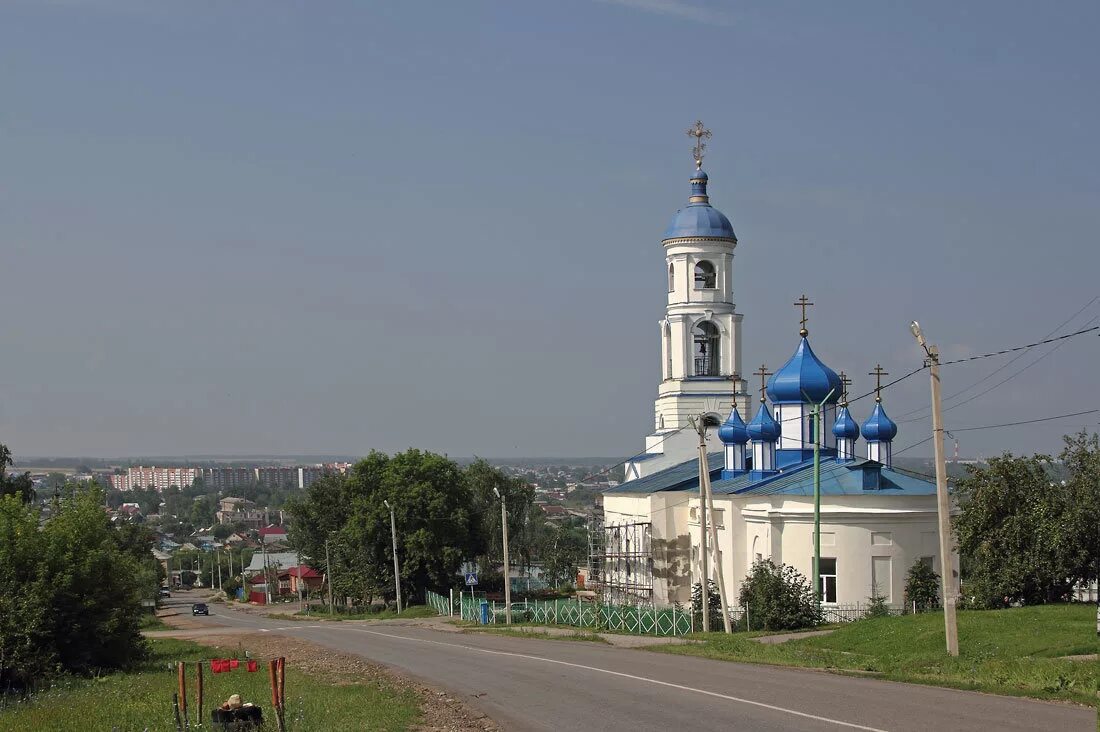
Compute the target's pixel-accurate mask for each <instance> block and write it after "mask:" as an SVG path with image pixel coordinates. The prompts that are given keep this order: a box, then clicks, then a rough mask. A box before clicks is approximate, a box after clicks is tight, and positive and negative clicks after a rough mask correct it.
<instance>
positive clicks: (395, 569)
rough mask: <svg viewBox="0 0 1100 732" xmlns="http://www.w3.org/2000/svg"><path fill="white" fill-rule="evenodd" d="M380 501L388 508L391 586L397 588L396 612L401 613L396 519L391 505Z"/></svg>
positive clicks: (385, 501)
mask: <svg viewBox="0 0 1100 732" xmlns="http://www.w3.org/2000/svg"><path fill="white" fill-rule="evenodd" d="M382 503H384V504H385V505H386V508H388V509H389V510H390V535H391V537H392V539H393V586H394V588H395V589H396V590H397V612H398V614H400V613H401V565H400V564H398V562H397V520H396V519H395V518H394V516H393V506H391V505H390V502H389V501H387V500H383V501H382Z"/></svg>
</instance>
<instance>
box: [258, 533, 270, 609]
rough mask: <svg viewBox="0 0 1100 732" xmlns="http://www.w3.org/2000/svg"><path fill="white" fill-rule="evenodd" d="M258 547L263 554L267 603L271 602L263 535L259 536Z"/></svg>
mask: <svg viewBox="0 0 1100 732" xmlns="http://www.w3.org/2000/svg"><path fill="white" fill-rule="evenodd" d="M260 549H261V551H262V552H263V554H264V596H265V598H266V599H267V604H268V605H270V604H271V571H270V570H269V569H268V566H267V542H266V541H264V537H263V536H261V537H260Z"/></svg>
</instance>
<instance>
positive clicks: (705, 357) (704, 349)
mask: <svg viewBox="0 0 1100 732" xmlns="http://www.w3.org/2000/svg"><path fill="white" fill-rule="evenodd" d="M692 335H693V339H694V342H695V371H694V374H695V376H718V375H719V371H718V366H719V364H718V343H719V339H720V335H719V333H718V326H716V325H715V324H714V323H711V322H710V321H708V320H704V321H703V322H701V323H699V324H698V325H697V326H695V330H694V331H693V333H692Z"/></svg>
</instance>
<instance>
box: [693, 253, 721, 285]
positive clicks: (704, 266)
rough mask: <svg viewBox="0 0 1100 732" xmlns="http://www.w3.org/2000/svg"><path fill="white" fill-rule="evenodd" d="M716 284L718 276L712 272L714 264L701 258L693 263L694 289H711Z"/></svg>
mask: <svg viewBox="0 0 1100 732" xmlns="http://www.w3.org/2000/svg"><path fill="white" fill-rule="evenodd" d="M717 286H718V277H717V275H715V273H714V265H713V264H711V263H710V262H708V261H707V260H705V259H704V260H703V261H701V262H697V263H696V264H695V289H696V290H713V289H714V288H716V287H717Z"/></svg>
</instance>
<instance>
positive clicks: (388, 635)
mask: <svg viewBox="0 0 1100 732" xmlns="http://www.w3.org/2000/svg"><path fill="white" fill-rule="evenodd" d="M349 630H355V631H358V632H359V633H370V634H371V635H380V636H382V637H383V638H394V639H396V640H403V641H410V642H412V643H430V644H432V645H436V646H448V647H451V648H461V649H462V650H464V651H473V652H474V653H487V654H489V655H493V656H512V657H513V658H525V659H527V660H529V661H542V662H543V663H554V664H558V665H559V666H572V667H573V668H580V669H584V670H586V671H596V672H597V673H601V674H608V675H610V676H619V677H622V678H624V679H633V680H634V681H644V682H645V683H647V684H656V685H657V686H667V687H669V688H672V689H679V690H680V691H691V692H695V693H696V694H705V695H707V696H713V697H717V698H718V699H727V700H729V701H733V702H738V703H740V704H749V705H751V706H754V707H761V708H763V709H771V710H772V711H774V712H783V713H784V714H792V715H794V716H796V717H804V718H806V719H815V720H817V721H819V722H825V723H827V724H835V725H839V726H841V727H848V728H850V729H860V730H864V731H865V732H888V730H883V729H879V728H878V727H865V726H863V725H862V724H854V723H852V722H842V721H841V720H839V719H830V718H829V717H820V716H818V715H816V714H807V713H806V712H799V711H797V710H794V709H787V708H785V707H777V706H775V705H773V704H765V703H764V702H758V701H752V700H751V699H742V698H741V697H737V696H730V695H729V694H719V693H718V692H716V691H707V690H706V689H696V688H695V687H693V686H683V685H681V684H673V683H671V682H668V681H661V680H660V679H651V678H648V677H646V676H635V675H634V674H627V673H622V672H621V671H611V670H610V669H606V668H598V667H596V666H585V665H584V664H580V663H570V662H569V661H558V660H557V659H554V658H543V657H542V656H529V655H527V654H525V653H511V652H509V651H491V650H489V649H487V648H475V647H473V646H464V645H462V644H460V643H444V642H443V641H434V640H428V639H426V638H409V637H408V636H404V635H393V634H391V633H379V632H378V631H376V630H366V629H365V628H349Z"/></svg>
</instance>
